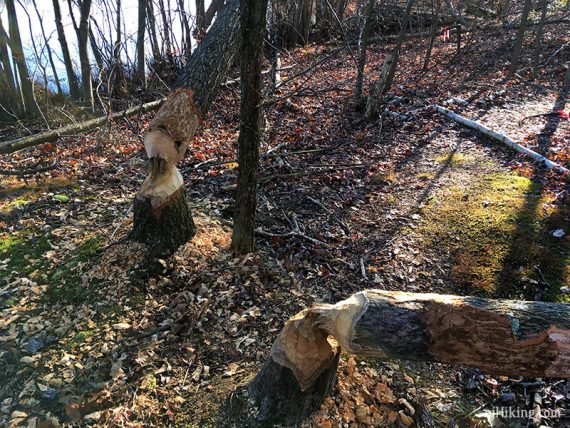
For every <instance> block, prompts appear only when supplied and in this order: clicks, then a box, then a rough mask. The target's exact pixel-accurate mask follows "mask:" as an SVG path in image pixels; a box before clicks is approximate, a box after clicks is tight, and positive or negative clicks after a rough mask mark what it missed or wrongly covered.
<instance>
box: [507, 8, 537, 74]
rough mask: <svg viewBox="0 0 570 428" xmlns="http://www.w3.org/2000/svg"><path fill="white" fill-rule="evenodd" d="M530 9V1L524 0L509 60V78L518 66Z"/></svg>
mask: <svg viewBox="0 0 570 428" xmlns="http://www.w3.org/2000/svg"><path fill="white" fill-rule="evenodd" d="M531 8H532V0H525V1H524V7H523V11H522V16H521V23H520V26H519V29H518V31H517V38H516V40H515V47H514V49H513V57H512V59H511V65H510V67H509V77H513V76H514V75H515V73H516V72H517V69H518V66H519V60H520V56H521V52H522V47H523V43H524V34H525V32H526V25H527V22H528V15H529V14H530V10H531Z"/></svg>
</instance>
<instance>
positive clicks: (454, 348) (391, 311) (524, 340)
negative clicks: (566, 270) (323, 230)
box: [248, 290, 570, 426]
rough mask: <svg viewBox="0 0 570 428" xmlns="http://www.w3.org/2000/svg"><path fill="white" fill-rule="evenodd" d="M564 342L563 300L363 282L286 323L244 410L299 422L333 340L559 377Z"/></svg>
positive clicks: (358, 349) (322, 382)
mask: <svg viewBox="0 0 570 428" xmlns="http://www.w3.org/2000/svg"><path fill="white" fill-rule="evenodd" d="M331 336H332V338H334V339H330V338H329V337H331ZM569 343H570V305H568V304H561V303H545V302H517V301H509V300H492V299H482V298H478V297H460V296H449V295H439V294H429V293H422V294H419V293H418V294H415V293H404V292H397V291H385V290H365V291H362V292H360V293H357V294H354V295H353V296H351V297H350V298H348V299H346V300H343V301H341V302H338V303H337V304H335V305H325V304H322V305H315V306H313V307H312V308H310V309H305V310H304V311H302V312H300V313H298V314H297V315H295V316H293V317H292V318H291V319H290V320H289V321H287V322H286V324H285V326H284V328H283V330H282V331H281V333H280V334H279V337H278V338H277V340H276V341H275V342H274V344H273V347H272V348H271V352H270V355H269V358H268V359H267V360H266V361H265V364H264V365H263V367H262V369H261V371H260V372H259V374H258V375H257V376H256V377H255V379H254V380H253V381H252V382H251V383H250V385H249V388H248V389H249V394H250V399H252V400H253V402H254V406H251V408H250V409H248V410H251V413H252V414H253V419H254V421H255V422H257V423H264V424H267V425H268V426H269V425H270V424H282V425H285V426H294V425H296V424H299V423H300V422H301V421H302V420H303V419H305V418H306V417H307V416H309V415H310V414H311V413H312V412H313V411H315V410H316V409H318V408H319V407H320V405H321V403H322V401H323V400H324V398H325V396H326V395H327V394H328V393H329V392H330V391H331V390H332V388H333V386H334V382H335V372H336V366H337V363H338V358H339V355H340V347H342V348H343V349H344V351H345V352H349V353H352V354H358V355H363V356H366V357H368V358H380V359H386V358H391V359H407V360H423V361H438V362H442V363H447V364H459V365H462V366H468V367H477V368H480V369H481V370H483V371H485V372H488V373H492V374H497V375H512V376H532V377H555V378H559V377H563V378H568V377H570V346H569V345H568V344H569Z"/></svg>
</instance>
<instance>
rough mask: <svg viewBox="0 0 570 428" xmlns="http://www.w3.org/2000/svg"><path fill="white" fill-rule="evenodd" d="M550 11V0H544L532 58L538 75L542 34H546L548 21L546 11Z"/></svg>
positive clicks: (534, 71)
mask: <svg viewBox="0 0 570 428" xmlns="http://www.w3.org/2000/svg"><path fill="white" fill-rule="evenodd" d="M547 11H548V0H542V7H541V11H540V22H539V23H538V28H537V29H536V37H535V39H534V54H533V58H532V74H533V76H536V74H537V73H538V66H539V63H540V54H541V53H542V36H543V34H544V22H545V21H546V12H547Z"/></svg>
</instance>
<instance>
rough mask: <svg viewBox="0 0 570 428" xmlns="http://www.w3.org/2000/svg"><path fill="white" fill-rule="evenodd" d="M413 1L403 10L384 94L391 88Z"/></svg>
mask: <svg viewBox="0 0 570 428" xmlns="http://www.w3.org/2000/svg"><path fill="white" fill-rule="evenodd" d="M414 1H415V0H408V1H407V3H406V9H405V10H404V17H403V19H402V28H400V34H399V35H398V40H397V41H396V47H395V48H394V52H393V53H392V63H391V64H390V69H389V70H388V75H387V76H386V83H385V84H384V88H382V93H383V94H384V93H386V92H388V91H389V90H390V88H391V87H392V82H393V81H394V76H395V74H396V67H397V66H398V59H399V57H400V50H401V49H402V44H403V43H404V39H405V38H406V30H407V28H408V23H409V22H410V14H411V12H412V6H413V5H414Z"/></svg>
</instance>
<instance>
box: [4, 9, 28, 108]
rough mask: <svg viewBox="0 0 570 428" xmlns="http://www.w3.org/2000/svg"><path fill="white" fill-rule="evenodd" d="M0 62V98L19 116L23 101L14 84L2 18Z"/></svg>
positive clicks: (14, 79)
mask: <svg viewBox="0 0 570 428" xmlns="http://www.w3.org/2000/svg"><path fill="white" fill-rule="evenodd" d="M0 63H1V70H2V73H0V79H2V80H1V82H2V92H0V99H1V100H2V103H4V104H5V105H6V106H7V107H8V108H9V109H10V110H11V114H13V115H15V116H16V117H19V116H20V115H22V114H23V110H24V101H23V99H22V95H21V93H20V92H19V90H18V88H17V86H16V76H15V74H14V73H15V70H13V69H12V64H11V62H10V55H9V52H8V35H7V34H6V30H5V29H4V26H3V24H2V19H0Z"/></svg>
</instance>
